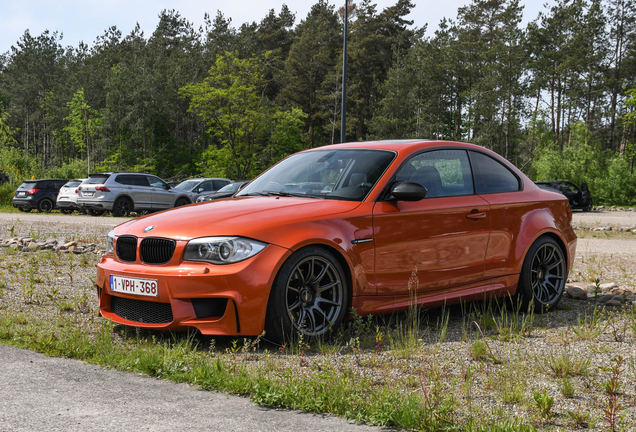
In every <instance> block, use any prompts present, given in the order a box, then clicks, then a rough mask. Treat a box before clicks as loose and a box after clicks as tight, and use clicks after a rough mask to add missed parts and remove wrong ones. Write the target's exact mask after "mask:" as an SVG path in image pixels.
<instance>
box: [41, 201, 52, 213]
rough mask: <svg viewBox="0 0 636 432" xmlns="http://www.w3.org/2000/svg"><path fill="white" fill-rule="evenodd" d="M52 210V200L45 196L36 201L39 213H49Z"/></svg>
mask: <svg viewBox="0 0 636 432" xmlns="http://www.w3.org/2000/svg"><path fill="white" fill-rule="evenodd" d="M51 210H53V201H51V200H50V199H47V198H43V199H41V200H40V202H39V203H38V211H39V212H40V213H51Z"/></svg>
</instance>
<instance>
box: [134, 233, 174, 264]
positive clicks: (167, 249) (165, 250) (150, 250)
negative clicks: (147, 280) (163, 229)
mask: <svg viewBox="0 0 636 432" xmlns="http://www.w3.org/2000/svg"><path fill="white" fill-rule="evenodd" d="M176 245H177V242H175V241H174V240H170V239H163V238H145V239H143V240H142V241H141V246H140V248H139V253H140V255H141V261H143V262H144V263H146V264H165V263H167V262H168V261H170V260H171V259H172V255H173V254H174V249H175V247H176Z"/></svg>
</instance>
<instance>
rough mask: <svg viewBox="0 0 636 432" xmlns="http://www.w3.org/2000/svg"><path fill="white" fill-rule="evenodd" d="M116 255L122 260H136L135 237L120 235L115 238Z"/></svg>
mask: <svg viewBox="0 0 636 432" xmlns="http://www.w3.org/2000/svg"><path fill="white" fill-rule="evenodd" d="M117 257H118V258H119V259H120V260H122V261H128V262H135V261H137V237H135V236H121V237H119V238H117Z"/></svg>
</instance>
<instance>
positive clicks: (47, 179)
mask: <svg viewBox="0 0 636 432" xmlns="http://www.w3.org/2000/svg"><path fill="white" fill-rule="evenodd" d="M51 180H62V181H67V180H64V179H60V178H41V179H34V180H24V181H23V182H22V183H35V182H41V181H51Z"/></svg>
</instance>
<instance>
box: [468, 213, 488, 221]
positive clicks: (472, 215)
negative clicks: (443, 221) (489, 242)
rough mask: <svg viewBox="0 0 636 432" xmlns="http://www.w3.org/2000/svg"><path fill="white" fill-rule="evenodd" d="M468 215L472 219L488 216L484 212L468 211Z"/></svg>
mask: <svg viewBox="0 0 636 432" xmlns="http://www.w3.org/2000/svg"><path fill="white" fill-rule="evenodd" d="M466 217H467V218H468V219H472V220H479V219H484V218H485V217H486V213H484V212H477V213H468V214H467V215H466Z"/></svg>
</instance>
